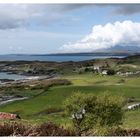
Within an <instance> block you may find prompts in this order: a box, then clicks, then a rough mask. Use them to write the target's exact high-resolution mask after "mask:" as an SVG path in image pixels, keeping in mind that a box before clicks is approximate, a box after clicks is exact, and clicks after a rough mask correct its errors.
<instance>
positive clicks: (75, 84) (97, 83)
mask: <svg viewBox="0 0 140 140" xmlns="http://www.w3.org/2000/svg"><path fill="white" fill-rule="evenodd" d="M60 78H62V79H68V80H70V81H71V83H72V84H71V85H61V86H59V85H57V86H53V87H50V88H48V90H42V89H33V90H30V89H22V90H18V91H17V93H19V94H20V95H24V96H25V95H26V96H29V97H30V98H29V99H28V100H24V101H16V102H13V103H9V104H7V105H4V106H1V107H0V112H10V113H16V114H19V115H20V116H21V118H22V121H24V122H28V123H36V124H37V123H42V122H46V121H53V122H55V123H57V124H60V125H63V126H65V127H67V126H70V124H71V123H70V122H71V118H70V117H68V116H66V115H65V113H64V109H63V108H64V106H63V102H64V101H65V99H66V98H67V97H69V96H70V95H72V94H74V93H75V92H81V93H86V94H88V93H92V94H97V95H99V94H104V93H105V92H109V93H111V94H112V95H121V96H124V97H125V98H126V99H127V98H134V99H135V100H136V101H137V102H138V101H140V86H139V84H140V78H139V77H134V76H131V77H122V76H121V77H120V76H102V75H97V74H93V73H84V74H73V75H64V76H62V77H60ZM14 92H15V93H16V89H15V90H14ZM10 94H11V93H10ZM36 95H38V96H36ZM127 106H128V104H127V105H126V106H125V107H124V108H126V107H127ZM139 116H140V109H137V110H132V111H126V113H125V116H124V120H123V122H124V123H123V127H124V128H140V117H139Z"/></svg>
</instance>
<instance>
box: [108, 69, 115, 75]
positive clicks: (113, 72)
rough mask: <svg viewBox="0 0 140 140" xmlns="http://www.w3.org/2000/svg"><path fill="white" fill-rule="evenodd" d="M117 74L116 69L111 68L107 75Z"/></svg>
mask: <svg viewBox="0 0 140 140" xmlns="http://www.w3.org/2000/svg"><path fill="white" fill-rule="evenodd" d="M114 74H115V71H114V70H113V69H109V70H108V71H107V75H114Z"/></svg>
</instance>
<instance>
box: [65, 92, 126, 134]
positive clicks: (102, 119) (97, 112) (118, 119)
mask: <svg viewBox="0 0 140 140" xmlns="http://www.w3.org/2000/svg"><path fill="white" fill-rule="evenodd" d="M124 101H125V100H124V98H123V97H119V96H112V95H109V94H104V95H100V96H96V95H93V94H81V93H76V94H74V95H72V96H71V97H70V98H68V99H67V100H66V101H65V103H64V104H65V111H66V113H67V114H68V115H70V116H72V120H73V125H74V127H75V128H76V130H77V133H78V135H81V133H82V132H84V131H89V130H90V129H93V128H94V127H96V126H97V124H98V126H101V127H104V126H107V127H113V126H118V125H120V124H121V123H122V119H123V113H124V111H123V109H122V107H123V106H124Z"/></svg>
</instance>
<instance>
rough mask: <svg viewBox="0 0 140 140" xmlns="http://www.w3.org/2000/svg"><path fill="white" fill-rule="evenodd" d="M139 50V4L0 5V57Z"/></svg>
mask: <svg viewBox="0 0 140 140" xmlns="http://www.w3.org/2000/svg"><path fill="white" fill-rule="evenodd" d="M115 46H123V47H130V46H131V47H133V46H136V47H140V4H130V5H129V4H114V5H113V4H0V54H49V53H70V52H74V53H75V52H94V51H98V50H102V49H108V48H112V47H115Z"/></svg>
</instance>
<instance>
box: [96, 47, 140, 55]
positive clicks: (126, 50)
mask: <svg viewBox="0 0 140 140" xmlns="http://www.w3.org/2000/svg"><path fill="white" fill-rule="evenodd" d="M98 52H111V53H112V52H120V53H140V47H137V46H127V47H126V46H114V47H111V48H108V49H101V50H98Z"/></svg>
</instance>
